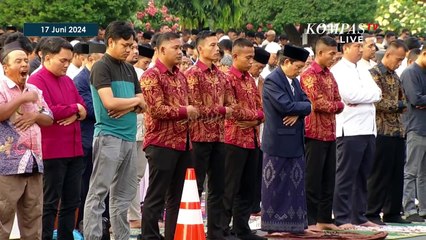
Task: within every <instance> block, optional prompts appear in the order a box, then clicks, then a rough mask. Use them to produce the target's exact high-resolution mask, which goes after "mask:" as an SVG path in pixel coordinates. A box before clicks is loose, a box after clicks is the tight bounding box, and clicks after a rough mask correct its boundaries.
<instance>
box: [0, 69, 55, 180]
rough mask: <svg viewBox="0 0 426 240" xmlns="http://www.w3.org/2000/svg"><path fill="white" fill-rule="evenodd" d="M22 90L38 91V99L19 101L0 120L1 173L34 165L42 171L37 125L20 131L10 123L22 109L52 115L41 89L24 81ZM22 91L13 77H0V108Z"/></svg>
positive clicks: (26, 169)
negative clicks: (5, 116)
mask: <svg viewBox="0 0 426 240" xmlns="http://www.w3.org/2000/svg"><path fill="white" fill-rule="evenodd" d="M23 91H24V92H26V91H35V92H37V94H38V98H39V100H38V101H37V102H36V103H31V102H27V103H24V104H22V105H21V106H20V107H19V109H18V111H16V112H15V113H13V114H12V116H11V117H10V118H9V119H8V120H5V121H2V122H0V175H13V174H23V173H31V172H33V168H35V169H37V171H38V172H41V173H42V172H43V161H42V145H41V131H40V127H39V126H38V125H37V124H33V125H32V126H31V127H29V128H28V129H27V130H25V131H22V130H19V129H17V128H16V127H15V126H14V125H13V121H15V119H17V118H18V117H19V116H20V114H22V113H24V112H40V113H42V114H46V115H48V116H50V117H52V118H53V116H52V113H51V111H50V109H49V107H48V106H47V103H46V102H45V101H44V99H43V95H42V92H41V90H40V89H38V88H37V87H36V86H34V85H32V84H28V83H27V84H25V88H24V89H23ZM21 94H22V92H21V89H19V87H18V86H17V85H16V84H15V83H14V82H13V81H12V80H10V79H9V78H8V77H6V76H2V77H1V79H0V107H1V105H2V104H5V103H8V102H10V101H12V99H15V98H17V97H18V96H19V95H21ZM34 163H36V164H37V166H34V165H33V164H34Z"/></svg>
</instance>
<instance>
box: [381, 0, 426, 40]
mask: <svg viewBox="0 0 426 240" xmlns="http://www.w3.org/2000/svg"><path fill="white" fill-rule="evenodd" d="M425 11H426V2H425V1H419V0H378V8H377V12H376V18H375V19H376V21H377V22H378V23H379V25H380V28H381V29H386V30H392V31H396V32H399V31H400V30H402V29H403V28H407V29H409V30H410V31H411V33H412V34H419V33H420V34H425V33H426V17H425V16H426V14H425Z"/></svg>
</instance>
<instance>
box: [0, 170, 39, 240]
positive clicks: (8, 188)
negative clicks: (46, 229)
mask: <svg viewBox="0 0 426 240" xmlns="http://www.w3.org/2000/svg"><path fill="white" fill-rule="evenodd" d="M42 210H43V175H42V174H41V173H31V174H22V175H10V176H0V239H9V235H10V232H11V231H12V225H13V220H14V218H15V212H16V214H17V216H18V226H19V231H20V234H21V239H22V240H26V239H28V240H40V239H41V226H42V224H41V221H42Z"/></svg>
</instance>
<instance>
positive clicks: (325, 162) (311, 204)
mask: <svg viewBox="0 0 426 240" xmlns="http://www.w3.org/2000/svg"><path fill="white" fill-rule="evenodd" d="M305 150H306V180H305V183H306V203H307V207H308V224H309V225H315V224H316V223H332V222H333V220H332V218H331V212H332V210H333V194H334V181H335V174H336V142H335V141H327V142H326V141H320V140H316V139H311V138H306V145H305Z"/></svg>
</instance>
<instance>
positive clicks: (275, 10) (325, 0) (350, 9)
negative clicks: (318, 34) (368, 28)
mask: <svg viewBox="0 0 426 240" xmlns="http://www.w3.org/2000/svg"><path fill="white" fill-rule="evenodd" d="M248 1H249V3H248V4H247V5H246V6H245V8H244V10H243V12H244V13H245V14H244V18H243V21H245V22H250V23H253V24H254V25H255V27H257V26H258V25H260V24H263V26H265V24H267V23H271V24H272V25H273V28H274V29H275V30H278V31H282V30H284V29H285V28H286V25H288V24H295V23H300V24H306V23H321V22H326V23H330V22H343V23H368V22H372V20H373V19H374V13H375V12H376V7H377V3H376V1H372V0H353V1H341V0H312V1H301V0H276V1H263V0H248Z"/></svg>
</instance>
